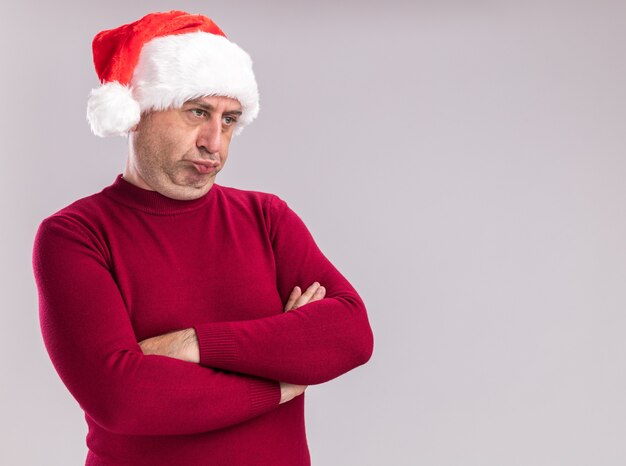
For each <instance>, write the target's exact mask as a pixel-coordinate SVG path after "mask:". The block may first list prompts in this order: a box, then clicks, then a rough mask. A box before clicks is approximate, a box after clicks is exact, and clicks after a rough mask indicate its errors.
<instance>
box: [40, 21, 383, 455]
mask: <svg viewBox="0 0 626 466" xmlns="http://www.w3.org/2000/svg"><path fill="white" fill-rule="evenodd" d="M93 50H94V63H95V65H96V71H97V72H98V75H99V77H100V80H101V82H102V85H101V87H100V88H98V89H96V90H94V91H92V94H91V96H90V99H89V104H88V119H89V122H90V124H91V127H92V130H93V132H94V133H95V134H97V135H100V136H104V135H109V134H128V141H129V153H128V158H127V163H126V167H125V169H124V172H123V174H121V175H119V176H118V177H117V178H116V179H115V181H114V183H113V184H112V185H110V186H108V187H106V188H104V189H103V190H102V191H101V192H99V193H96V194H94V195H91V196H88V197H86V198H83V199H80V200H78V201H76V202H74V203H73V204H71V205H69V206H67V207H65V208H63V209H61V210H60V211H59V212H57V213H55V214H53V215H51V216H50V217H48V218H47V219H45V220H44V221H43V222H42V224H41V225H40V227H39V230H38V233H37V237H36V239H35V245H34V252H33V266H34V272H35V277H36V281H37V286H38V290H39V303H40V321H41V328H42V333H43V337H44V342H45V344H46V348H47V350H48V352H49V354H50V357H51V360H52V362H53V363H54V365H55V368H56V369H57V371H58V373H59V375H60V377H61V379H62V380H63V382H64V383H65V385H66V386H67V388H68V389H69V391H70V392H71V393H72V395H73V396H74V397H75V398H76V400H77V401H78V403H79V404H80V406H81V408H82V409H83V410H84V411H85V418H86V421H87V424H88V427H89V433H88V435H87V446H88V448H89V453H88V456H87V460H86V464H88V465H105V464H106V465H118V464H119V465H122V464H124V465H127V464H132V465H144V464H145V465H151V466H155V465H178V464H180V465H195V464H198V465H231V466H232V465H290V466H298V465H307V464H310V457H309V450H308V446H307V441H306V432H305V426H304V396H301V395H302V394H303V392H304V391H305V389H306V388H307V386H309V385H313V384H319V383H323V382H326V381H328V380H331V379H333V378H335V377H337V376H339V375H341V374H343V373H345V372H347V371H349V370H351V369H353V368H355V367H357V366H359V365H362V364H364V363H365V362H367V361H368V360H369V358H370V356H371V354H372V349H373V336H372V332H371V329H370V326H369V323H368V318H367V314H366V309H365V306H364V304H363V302H362V300H361V298H360V297H359V295H358V294H357V292H356V291H355V290H354V288H353V287H352V286H351V285H350V284H349V283H348V281H347V280H346V279H345V278H344V277H343V276H342V275H341V273H340V272H339V271H337V269H336V268H335V267H334V266H333V265H332V264H331V263H330V262H329V261H328V259H327V258H326V257H325V256H324V255H323V254H322V252H321V251H320V250H319V249H318V247H317V246H316V244H315V242H314V240H313V238H312V237H311V235H310V233H309V231H308V230H307V228H306V226H305V225H304V224H303V223H302V221H301V220H300V218H299V217H298V216H297V215H296V214H295V213H294V212H293V211H292V210H291V209H290V208H289V207H288V205H287V204H286V203H285V202H284V201H283V200H282V199H280V198H279V197H277V196H275V195H272V194H268V193H262V192H255V191H244V190H239V189H235V188H230V187H225V186H221V185H218V184H216V183H215V177H216V174H217V173H218V172H219V171H221V170H222V168H223V167H224V164H225V162H226V160H227V157H228V149H229V144H230V141H231V139H232V137H233V136H234V135H236V134H239V133H240V132H241V130H242V129H243V127H244V126H245V125H247V124H249V123H250V122H251V121H252V120H253V119H254V118H255V117H256V115H257V113H258V92H257V87H256V81H255V80H254V75H253V73H252V67H251V60H250V58H249V56H248V55H247V54H246V53H245V52H244V51H243V50H241V49H240V48H239V47H238V46H237V45H235V44H234V43H232V42H230V41H229V40H228V39H227V38H226V37H225V35H224V33H223V32H222V31H221V30H220V29H219V28H218V27H217V26H216V25H215V23H213V22H212V21H211V20H210V19H208V18H206V17H204V16H200V15H189V14H186V13H184V12H179V11H171V12H168V13H153V14H150V15H147V16H145V17H144V18H142V19H140V20H138V21H136V22H134V23H131V24H128V25H124V26H121V27H119V28H116V29H112V30H108V31H103V32H101V33H100V34H98V35H97V36H96V38H95V39H94V47H93Z"/></svg>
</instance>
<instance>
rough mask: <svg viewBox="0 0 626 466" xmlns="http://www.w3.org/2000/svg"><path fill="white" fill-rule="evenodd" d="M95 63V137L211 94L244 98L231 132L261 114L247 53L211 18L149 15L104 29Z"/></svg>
mask: <svg viewBox="0 0 626 466" xmlns="http://www.w3.org/2000/svg"><path fill="white" fill-rule="evenodd" d="M93 59H94V64H95V67H96V72H97V74H98V77H99V78H100V82H101V86H100V87H98V88H97V89H93V90H92V91H91V94H90V95H89V101H88V104H87V120H88V121H89V124H90V125H91V130H92V131H93V133H94V134H96V135H98V136H110V135H115V134H119V135H123V134H125V133H127V132H128V131H129V130H130V129H131V128H132V127H133V126H135V125H136V124H137V123H139V119H140V117H141V113H142V112H145V111H149V110H166V109H168V108H179V107H181V106H182V105H183V103H185V101H187V100H190V99H194V98H197V97H202V96H207V95H218V96H225V97H232V98H234V99H237V100H238V101H239V103H240V104H241V107H242V115H241V116H240V118H239V119H238V121H237V124H236V126H235V129H234V134H239V133H240V132H241V130H242V129H243V128H244V127H245V126H246V125H248V124H249V123H250V122H251V121H252V120H254V118H256V116H257V114H258V113H259V92H258V89H257V84H256V80H255V78H254V74H253V72H252V60H251V59H250V56H249V55H248V54H247V53H246V52H244V51H243V50H242V49H241V48H240V47H239V46H238V45H236V44H235V43H233V42H231V41H229V40H228V39H227V38H226V35H225V34H224V32H222V30H221V29H220V28H219V27H218V26H217V25H216V24H215V23H214V22H213V21H212V20H211V19H209V18H207V17H206V16H202V15H190V14H188V13H185V12H183V11H169V12H167V13H150V14H148V15H146V16H144V17H143V18H141V19H140V20H138V21H135V22H134V23H130V24H125V25H124V26H120V27H118V28H115V29H110V30H107V31H102V32H100V33H98V34H97V35H96V37H95V38H94V40H93Z"/></svg>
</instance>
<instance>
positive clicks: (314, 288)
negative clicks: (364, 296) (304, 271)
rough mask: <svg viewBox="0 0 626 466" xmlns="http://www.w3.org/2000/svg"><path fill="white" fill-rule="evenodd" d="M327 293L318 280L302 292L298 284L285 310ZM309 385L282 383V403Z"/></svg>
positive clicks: (296, 307) (301, 392) (316, 299)
mask: <svg viewBox="0 0 626 466" xmlns="http://www.w3.org/2000/svg"><path fill="white" fill-rule="evenodd" d="M325 295H326V288H324V287H323V286H321V285H320V284H319V283H318V282H315V283H313V284H312V285H311V286H310V287H308V288H307V290H306V291H305V292H304V293H302V291H301V290H300V287H299V286H296V287H295V288H294V289H293V291H292V292H291V294H290V295H289V299H288V300H287V304H286V305H285V312H289V311H293V310H294V309H298V308H299V307H300V306H304V305H305V304H307V303H312V302H315V301H319V300H320V299H323V298H324V296H325ZM307 387H308V385H294V384H291V383H287V382H281V383H280V404H283V403H287V402H288V401H290V400H292V399H294V398H295V397H296V396H298V395H302V394H303V393H304V391H305V390H306V389H307Z"/></svg>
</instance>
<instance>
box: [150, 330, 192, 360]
mask: <svg viewBox="0 0 626 466" xmlns="http://www.w3.org/2000/svg"><path fill="white" fill-rule="evenodd" d="M139 346H141V351H143V354H160V355H161V356H168V357H170V358H176V359H181V360H183V361H189V362H195V363H198V362H200V348H199V347H198V336H197V335H196V331H195V330H194V329H193V328H188V329H185V330H179V331H177V332H171V333H166V334H164V335H158V336H156V337H152V338H147V339H146V340H143V341H140V342H139Z"/></svg>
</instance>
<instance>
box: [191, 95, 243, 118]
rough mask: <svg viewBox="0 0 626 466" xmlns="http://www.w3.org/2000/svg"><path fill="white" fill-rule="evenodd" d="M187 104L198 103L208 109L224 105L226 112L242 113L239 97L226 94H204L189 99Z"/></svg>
mask: <svg viewBox="0 0 626 466" xmlns="http://www.w3.org/2000/svg"><path fill="white" fill-rule="evenodd" d="M185 104H186V105H198V106H200V107H203V108H206V109H207V110H215V109H216V108H217V107H218V106H221V105H224V107H223V108H224V113H237V114H241V112H242V108H241V104H240V103H239V101H238V100H237V99H233V98H231V97H225V96H215V95H209V96H203V97H196V98H194V99H190V100H187V101H186V102H185Z"/></svg>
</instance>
